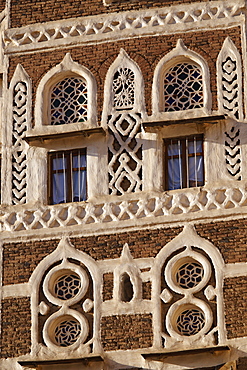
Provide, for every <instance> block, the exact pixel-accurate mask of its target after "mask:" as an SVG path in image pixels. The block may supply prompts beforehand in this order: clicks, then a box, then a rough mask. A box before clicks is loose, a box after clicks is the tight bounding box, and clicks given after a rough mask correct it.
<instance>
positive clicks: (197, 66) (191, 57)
mask: <svg viewBox="0 0 247 370" xmlns="http://www.w3.org/2000/svg"><path fill="white" fill-rule="evenodd" d="M152 105H153V115H154V116H156V117H155V119H158V120H159V119H169V118H172V119H174V115H173V114H174V112H175V117H176V119H180V118H186V117H187V118H188V117H193V118H194V117H195V116H200V115H202V116H205V115H208V114H209V113H210V110H211V93H210V75H209V69H208V66H207V63H206V62H205V60H204V59H203V58H202V57H201V56H200V55H199V54H197V53H195V52H194V51H192V50H189V49H188V48H187V47H186V46H185V45H184V43H183V41H182V40H178V42H177V45H176V47H175V48H174V49H173V50H172V51H171V52H170V53H168V54H166V55H165V56H164V57H163V58H162V59H161V60H160V61H159V63H158V64H157V66H156V68H155V71H154V81H153V91H152ZM185 111H186V112H185Z"/></svg>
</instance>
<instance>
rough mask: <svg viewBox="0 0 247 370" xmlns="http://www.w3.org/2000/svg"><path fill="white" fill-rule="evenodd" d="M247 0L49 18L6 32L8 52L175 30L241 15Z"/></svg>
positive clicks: (220, 21)
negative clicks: (40, 22)
mask: <svg viewBox="0 0 247 370" xmlns="http://www.w3.org/2000/svg"><path fill="white" fill-rule="evenodd" d="M244 6H245V2H244V1H242V0H240V1H235V2H229V1H227V2H222V1H212V2H210V3H208V2H206V3H205V2H202V3H194V4H183V9H181V6H180V5H178V6H176V5H175V6H169V7H164V8H160V9H149V10H148V11H146V10H143V11H138V12H136V11H133V12H121V13H114V14H109V15H108V14H107V15H103V14H101V15H100V16H93V17H85V18H77V19H73V20H61V21H59V22H47V23H43V24H35V25H31V26H25V27H22V28H18V29H17V28H14V29H9V30H7V31H6V32H5V35H4V42H5V46H6V52H8V53H12V52H20V51H24V52H25V51H29V50H34V49H40V48H47V47H54V46H58V45H71V44H74V43H76V44H78V43H88V42H94V41H97V42H98V41H100V40H109V39H111V38H115V37H118V38H126V37H129V36H131V37H133V35H137V36H138V35H147V34H153V33H154V32H155V33H156V34H159V33H162V34H164V33H167V34H169V33H173V32H174V31H184V30H188V29H192V28H195V27H196V28H197V29H198V28H205V27H208V26H209V25H210V23H211V22H213V23H212V24H214V25H216V24H218V23H219V24H224V23H225V22H229V21H231V22H232V21H234V20H235V19H236V21H237V19H239V16H240V15H241V14H243V7H244Z"/></svg>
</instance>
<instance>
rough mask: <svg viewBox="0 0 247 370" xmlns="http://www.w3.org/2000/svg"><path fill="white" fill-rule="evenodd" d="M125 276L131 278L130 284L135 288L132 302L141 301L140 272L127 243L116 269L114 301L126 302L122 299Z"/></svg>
mask: <svg viewBox="0 0 247 370" xmlns="http://www.w3.org/2000/svg"><path fill="white" fill-rule="evenodd" d="M124 274H127V275H128V276H129V278H130V283H131V285H132V288H133V297H132V298H131V299H130V301H136V300H141V298H142V279H141V277H140V270H139V268H138V266H137V265H136V263H135V261H134V259H133V257H132V256H131V253H130V250H129V246H128V244H127V243H126V244H125V245H124V246H123V250H122V254H121V257H120V259H119V264H118V266H117V267H116V268H115V269H114V288H113V300H115V301H118V302H126V301H123V299H122V289H124V286H123V285H122V284H123V282H122V281H121V278H122V276H123V275H124Z"/></svg>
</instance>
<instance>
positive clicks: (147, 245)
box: [3, 228, 182, 285]
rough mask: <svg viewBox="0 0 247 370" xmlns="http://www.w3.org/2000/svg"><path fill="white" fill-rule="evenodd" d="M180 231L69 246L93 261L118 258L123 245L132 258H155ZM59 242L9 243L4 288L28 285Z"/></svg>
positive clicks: (81, 241) (5, 253)
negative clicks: (38, 267) (37, 268)
mask: <svg viewBox="0 0 247 370" xmlns="http://www.w3.org/2000/svg"><path fill="white" fill-rule="evenodd" d="M181 231H182V228H173V229H161V230H139V231H134V232H129V233H123V234H111V235H99V236H89V237H81V238H71V243H72V244H73V245H74V246H75V247H76V248H77V249H79V250H81V251H82V252H85V253H87V254H88V255H90V256H91V257H92V258H94V259H95V260H104V259H109V258H119V257H120V255H121V252H122V249H123V245H124V244H125V243H128V244H129V248H130V251H131V253H132V256H133V257H134V258H140V257H154V256H155V255H156V254H157V253H158V252H159V251H160V250H161V248H162V247H163V246H164V245H165V244H167V243H168V242H169V241H171V240H172V239H173V238H175V237H176V236H177V235H178V234H179V233H180V232H181ZM58 243H59V240H51V241H47V240H46V241H42V240H41V241H36V242H35V241H32V242H23V243H11V244H6V245H5V246H4V251H3V259H4V262H3V285H7V284H16V283H24V282H27V281H28V279H29V278H30V276H31V274H32V272H33V270H34V268H35V267H36V266H37V264H38V263H39V262H40V261H41V260H42V259H43V258H44V257H45V256H46V255H48V254H50V253H51V252H52V251H53V250H54V249H55V248H56V247H57V245H58Z"/></svg>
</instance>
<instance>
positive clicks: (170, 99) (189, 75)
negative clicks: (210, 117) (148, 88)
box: [164, 63, 203, 112]
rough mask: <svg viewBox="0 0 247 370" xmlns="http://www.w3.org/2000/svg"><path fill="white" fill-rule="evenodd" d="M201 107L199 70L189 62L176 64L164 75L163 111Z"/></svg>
mask: <svg viewBox="0 0 247 370" xmlns="http://www.w3.org/2000/svg"><path fill="white" fill-rule="evenodd" d="M201 107H203V82H202V74H201V70H200V68H199V67H198V66H196V65H194V64H189V63H180V64H176V65H175V66H173V67H172V68H170V69H169V71H168V72H167V73H166V74H165V76H164V111H165V112H173V111H179V110H187V109H195V108H201Z"/></svg>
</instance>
